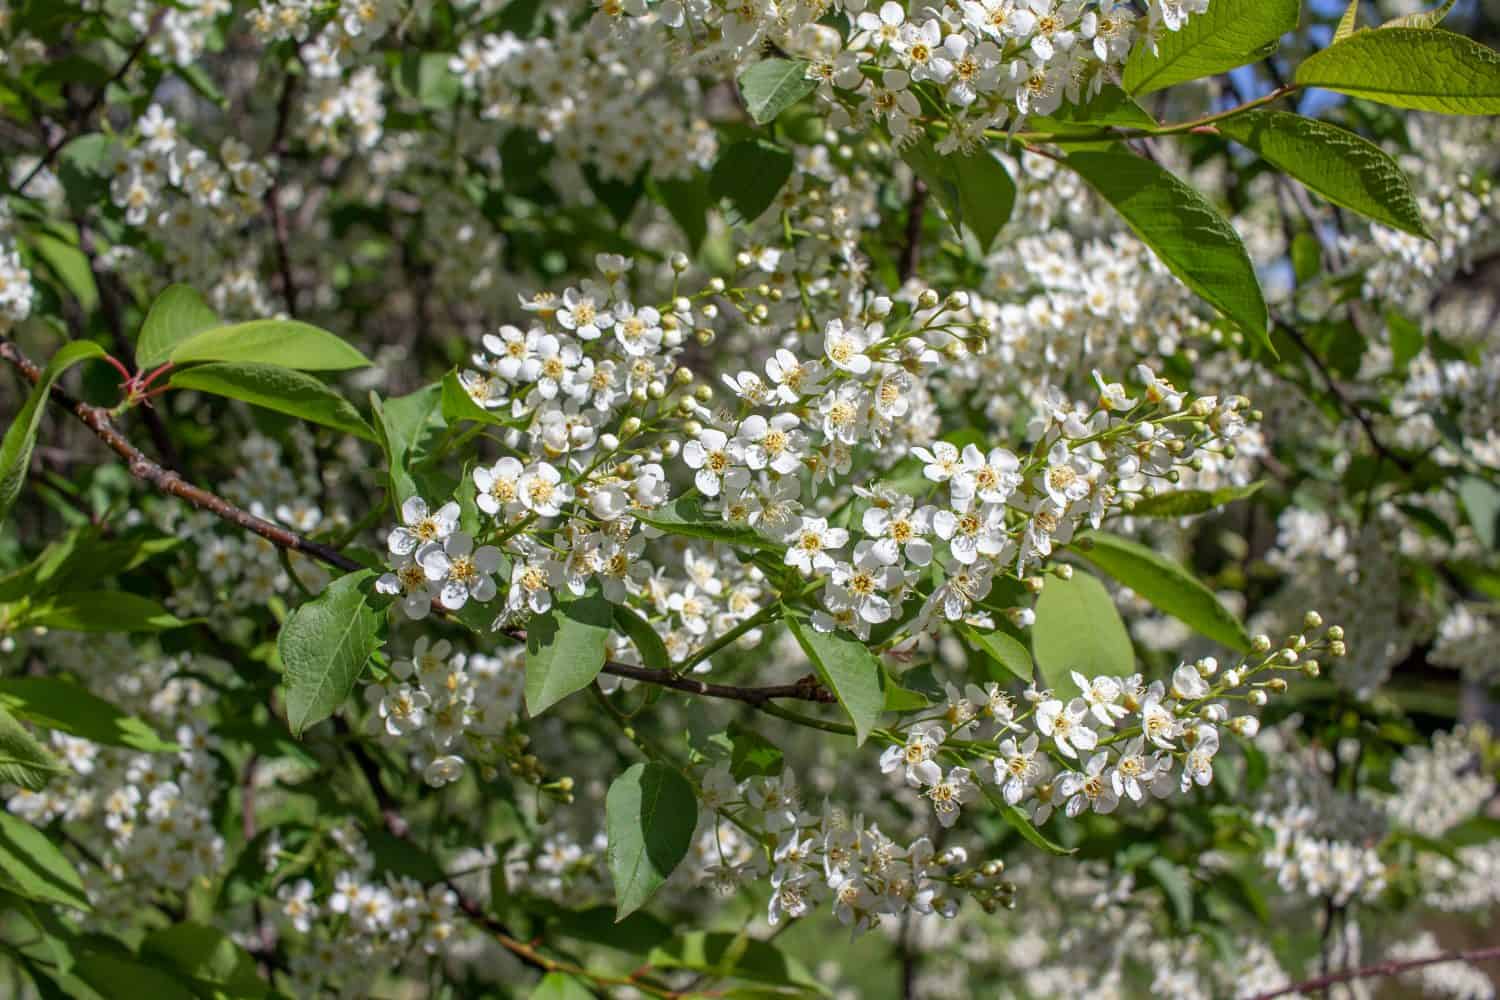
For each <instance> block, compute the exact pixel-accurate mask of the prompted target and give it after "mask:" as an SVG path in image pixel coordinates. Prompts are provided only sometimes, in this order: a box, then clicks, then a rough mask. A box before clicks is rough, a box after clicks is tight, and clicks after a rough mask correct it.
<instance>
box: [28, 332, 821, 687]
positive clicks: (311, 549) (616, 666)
mask: <svg viewBox="0 0 1500 1000" xmlns="http://www.w3.org/2000/svg"><path fill="white" fill-rule="evenodd" d="M0 358H3V359H4V360H5V361H7V362H9V363H10V365H11V366H12V367H14V368H15V369H16V370H17V371H19V372H20V373H21V374H22V375H24V376H25V377H26V378H27V380H29V381H30V382H32V383H33V384H35V383H36V382H38V381H40V379H41V377H42V369H41V368H40V367H39V366H38V365H37V364H36V362H34V361H32V360H31V359H30V358H28V357H27V356H26V354H25V353H24V352H23V351H22V350H21V349H20V348H19V347H18V346H16V344H15V343H13V342H12V341H10V340H9V339H6V338H4V337H0ZM52 398H53V399H54V400H55V401H56V402H58V403H60V404H61V405H62V406H63V407H64V408H65V409H67V410H69V411H71V412H72V413H73V415H74V416H76V417H77V418H78V419H79V420H81V421H82V422H83V423H84V425H85V426H87V427H88V428H89V429H90V430H91V431H93V432H94V435H95V436H96V437H98V438H99V440H101V441H103V442H104V443H105V444H106V445H108V446H109V448H110V450H111V451H113V452H114V453H115V454H117V455H119V456H120V457H121V458H123V459H124V460H125V463H126V465H127V466H128V468H129V469H130V474H131V475H132V476H134V477H135V478H137V479H139V480H142V481H143V482H146V483H150V484H151V485H152V486H154V487H155V488H156V489H158V490H159V491H161V492H162V493H166V494H168V495H169V496H174V497H177V498H178V499H180V500H185V501H187V502H188V503H190V504H192V505H193V506H194V507H197V508H198V509H200V510H205V511H207V512H208V513H210V514H212V515H214V516H215V517H217V518H219V519H220V520H223V521H228V522H229V523H230V524H234V525H237V526H238V527H240V528H243V529H245V530H246V531H250V532H254V533H255V534H257V535H259V536H260V537H262V538H264V539H266V540H267V541H268V542H270V543H271V544H273V545H275V546H277V547H279V548H282V549H285V550H288V551H292V552H300V553H302V554H303V555H305V556H310V557H311V558H313V559H316V560H318V561H319V562H322V563H326V564H327V565H329V566H333V567H334V568H336V569H341V570H344V571H345V572H352V571H354V570H357V569H360V568H362V567H361V566H360V564H359V563H358V562H356V561H355V560H353V559H351V558H349V557H348V556H346V555H344V554H343V553H342V552H339V551H338V550H337V549H335V548H332V547H331V546H328V545H324V544H323V543H321V542H316V541H313V540H312V539H310V538H308V537H306V536H305V535H301V534H298V533H297V532H295V531H291V530H288V529H287V528H283V527H282V526H281V525H279V524H275V523H273V522H271V521H267V520H266V519H265V518H262V517H257V516H256V515H254V514H252V513H250V512H249V511H248V510H245V509H244V508H242V507H239V506H236V505H235V504H233V503H231V502H229V501H228V500H226V499H224V498H223V497H221V496H219V495H218V494H217V493H213V492H211V491H209V490H206V489H203V488H202V487H200V486H194V485H193V484H192V483H189V482H188V481H187V480H185V479H183V478H182V477H181V476H179V475H178V474H177V473H175V472H172V471H171V470H169V469H165V468H163V467H162V466H161V465H159V464H157V463H156V462H153V461H152V460H151V459H150V458H148V457H147V456H146V455H145V454H144V453H142V452H141V450H140V449H138V448H136V447H135V445H133V444H131V443H130V441H129V439H128V438H126V437H125V435H123V434H121V433H120V431H119V429H118V428H116V427H115V425H114V422H113V421H112V420H111V419H110V415H109V411H108V410H105V409H103V408H102V407H98V406H92V405H90V404H88V403H85V402H83V401H82V400H79V399H74V398H73V397H72V396H71V395H69V394H68V393H67V392H65V391H64V390H63V389H62V388H60V387H58V386H53V388H52ZM507 634H508V635H510V636H511V638H514V639H518V640H520V641H522V642H524V641H525V640H526V633H525V632H524V631H520V630H512V631H509V632H507ZM603 672H604V673H607V674H613V675H614V676H616V677H626V678H629V679H630V680H634V681H639V682H641V683H644V684H655V685H658V686H660V687H666V688H672V689H673V690H676V691H684V692H687V693H689V694H697V695H701V696H703V697H706V698H722V699H725V700H728V701H739V702H744V703H745V704H747V705H751V706H754V707H757V708H759V707H762V706H764V705H765V704H766V703H767V702H770V701H772V700H774V699H779V698H785V699H793V700H800V701H812V702H818V703H821V704H832V703H833V701H834V696H833V694H832V693H831V692H830V691H829V690H828V689H827V688H825V687H823V686H822V685H821V684H819V683H818V682H817V680H816V679H814V678H813V677H812V676H810V675H809V676H807V677H804V678H802V679H801V680H798V681H796V682H795V683H792V684H773V685H768V686H765V687H736V686H733V685H728V684H709V683H707V682H705V681H699V680H694V679H693V678H691V677H683V676H681V675H679V674H675V673H673V672H672V671H670V670H652V669H649V668H646V667H637V666H632V665H630V664H628V663H615V662H612V661H611V662H608V663H605V664H604V668H603Z"/></svg>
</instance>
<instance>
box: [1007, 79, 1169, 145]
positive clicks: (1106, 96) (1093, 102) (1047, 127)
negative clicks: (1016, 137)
mask: <svg viewBox="0 0 1500 1000" xmlns="http://www.w3.org/2000/svg"><path fill="white" fill-rule="evenodd" d="M1108 125H1114V126H1120V127H1122V128H1139V129H1146V130H1148V131H1149V130H1150V129H1154V128H1156V127H1157V121H1156V119H1155V118H1152V117H1151V114H1150V112H1148V111H1147V110H1146V109H1145V108H1143V107H1141V106H1140V105H1139V104H1137V103H1136V102H1135V101H1134V100H1132V99H1131V97H1130V95H1129V94H1127V93H1125V91H1123V90H1121V89H1120V88H1119V87H1116V86H1115V85H1114V84H1106V85H1105V86H1104V87H1103V88H1102V89H1101V90H1100V91H1099V93H1097V94H1095V95H1094V96H1093V97H1091V98H1089V99H1088V100H1087V101H1085V102H1084V103H1082V104H1064V105H1063V106H1062V107H1060V108H1058V109H1057V110H1056V111H1054V112H1052V114H1050V115H1032V116H1031V117H1030V118H1028V119H1026V130H1027V131H1028V132H1051V133H1053V134H1055V135H1068V134H1069V133H1078V134H1084V133H1091V132H1097V131H1098V130H1099V129H1101V128H1103V127H1105V126H1108Z"/></svg>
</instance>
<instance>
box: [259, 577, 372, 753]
mask: <svg viewBox="0 0 1500 1000" xmlns="http://www.w3.org/2000/svg"><path fill="white" fill-rule="evenodd" d="M374 575H375V573H374V571H373V570H368V569H364V570H360V571H359V572H357V573H350V574H348V575H346V576H341V577H339V578H338V579H337V580H335V581H333V582H332V583H330V584H329V585H328V587H327V589H326V590H324V591H323V593H321V594H319V595H318V596H317V597H316V598H314V599H313V600H311V601H308V602H307V603H306V604H303V605H302V606H301V607H299V608H297V609H296V610H295V611H293V612H292V613H291V614H290V615H288V616H287V620H286V624H284V625H283V626H282V628H281V635H280V636H278V637H277V640H276V648H277V650H278V651H279V652H280V653H281V662H282V664H283V665H284V666H285V669H286V675H285V677H284V683H285V684H286V721H287V725H288V726H289V727H290V728H291V730H292V735H294V736H300V735H302V733H303V732H304V731H306V729H307V727H308V726H311V725H314V724H315V723H318V722H322V721H323V720H324V719H326V718H328V717H329V716H330V715H332V714H333V713H334V711H335V710H337V709H338V707H339V706H340V705H342V704H343V703H344V699H345V698H347V697H349V692H350V691H351V690H353V688H354V681H355V679H356V678H358V677H359V674H360V671H361V670H363V669H364V666H365V661H367V660H368V659H369V658H370V655H371V654H372V653H374V652H375V650H376V649H377V648H379V646H380V641H379V638H378V635H377V633H378V631H379V628H380V621H381V616H380V614H379V613H378V612H377V611H375V610H374V609H373V608H371V607H370V605H369V604H368V603H367V602H366V600H365V595H364V592H363V591H362V590H361V589H360V588H361V587H362V586H363V585H364V584H366V583H367V582H368V581H369V580H370V579H371V578H372V577H374Z"/></svg>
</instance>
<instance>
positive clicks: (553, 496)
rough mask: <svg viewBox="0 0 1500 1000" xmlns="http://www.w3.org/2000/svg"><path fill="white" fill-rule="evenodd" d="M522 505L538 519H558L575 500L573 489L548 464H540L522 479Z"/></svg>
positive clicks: (533, 467) (560, 474)
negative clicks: (565, 505) (566, 505)
mask: <svg viewBox="0 0 1500 1000" xmlns="http://www.w3.org/2000/svg"><path fill="white" fill-rule="evenodd" d="M520 486H521V503H522V504H524V505H525V507H526V509H527V510H529V511H531V512H532V513H533V514H536V515H537V516H538V517H556V516H557V515H558V514H560V513H562V505H563V504H565V503H568V502H569V501H571V500H572V499H573V487H571V486H569V485H568V484H567V483H564V482H563V481H562V473H560V472H558V471H557V469H556V468H554V467H553V466H552V465H551V464H550V463H548V462H538V463H537V464H536V465H534V466H532V467H531V468H530V469H529V470H527V472H526V474H525V475H523V476H522V477H521V480H520Z"/></svg>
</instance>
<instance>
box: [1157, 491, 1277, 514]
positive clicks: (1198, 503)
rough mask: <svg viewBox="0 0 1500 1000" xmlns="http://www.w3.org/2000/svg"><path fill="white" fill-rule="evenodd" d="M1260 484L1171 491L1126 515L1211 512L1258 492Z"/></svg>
mask: <svg viewBox="0 0 1500 1000" xmlns="http://www.w3.org/2000/svg"><path fill="white" fill-rule="evenodd" d="M1265 485H1266V484H1265V483H1264V482H1256V483H1251V484H1250V485H1248V486H1221V487H1219V488H1218V489H1216V490H1172V491H1170V492H1167V493H1158V494H1157V495H1156V496H1154V497H1146V498H1145V499H1143V500H1137V501H1136V502H1135V506H1134V507H1132V508H1130V513H1132V514H1134V515H1137V516H1139V517H1187V516H1189V515H1190V514H1202V513H1204V512H1206V511H1210V510H1215V509H1217V508H1219V507H1223V506H1225V505H1226V504H1231V503H1234V502H1235V501H1236V500H1244V499H1246V498H1248V497H1252V496H1254V495H1255V494H1257V493H1259V492H1260V489H1261V487H1263V486H1265Z"/></svg>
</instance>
